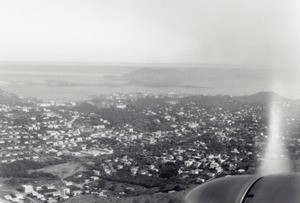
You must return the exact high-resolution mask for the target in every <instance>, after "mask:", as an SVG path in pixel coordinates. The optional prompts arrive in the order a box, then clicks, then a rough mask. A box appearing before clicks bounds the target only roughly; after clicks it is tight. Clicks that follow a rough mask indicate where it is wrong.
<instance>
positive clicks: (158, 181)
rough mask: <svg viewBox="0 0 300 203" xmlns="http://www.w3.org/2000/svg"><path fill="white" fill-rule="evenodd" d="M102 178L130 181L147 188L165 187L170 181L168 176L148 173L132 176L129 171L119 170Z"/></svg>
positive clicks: (123, 181)
mask: <svg viewBox="0 0 300 203" xmlns="http://www.w3.org/2000/svg"><path fill="white" fill-rule="evenodd" d="M102 178H104V179H106V180H109V181H114V182H122V183H128V184H133V185H140V186H144V187H146V188H152V187H163V186H164V185H166V184H168V183H169V182H170V181H169V180H168V179H166V178H161V177H155V176H151V177H149V176H147V175H135V176H132V175H131V174H130V173H129V172H127V171H118V172H117V173H115V174H114V175H112V176H103V177H102Z"/></svg>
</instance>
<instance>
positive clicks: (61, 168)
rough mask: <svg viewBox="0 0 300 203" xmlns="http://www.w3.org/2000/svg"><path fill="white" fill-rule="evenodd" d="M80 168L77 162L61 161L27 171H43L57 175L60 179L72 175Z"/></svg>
mask: <svg viewBox="0 0 300 203" xmlns="http://www.w3.org/2000/svg"><path fill="white" fill-rule="evenodd" d="M81 170H82V166H81V165H80V164H79V163H63V164H57V165H52V166H47V167H45V168H41V169H37V170H31V171H29V172H34V171H37V172H44V173H51V174H53V175H57V176H58V177H59V178H60V179H64V178H67V177H69V176H72V175H74V174H75V173H77V172H78V171H81Z"/></svg>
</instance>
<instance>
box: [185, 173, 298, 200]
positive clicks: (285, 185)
mask: <svg viewBox="0 0 300 203" xmlns="http://www.w3.org/2000/svg"><path fill="white" fill-rule="evenodd" d="M185 200H186V202H187V203H300V174H280V175H270V176H264V177H260V176H229V177H225V178H219V179H215V180H212V181H209V182H207V183H205V184H202V185H200V186H198V187H196V188H195V189H193V190H192V191H191V192H189V193H188V194H187V196H186V198H185Z"/></svg>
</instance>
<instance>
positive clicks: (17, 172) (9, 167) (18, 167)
mask: <svg viewBox="0 0 300 203" xmlns="http://www.w3.org/2000/svg"><path fill="white" fill-rule="evenodd" d="M46 166H48V164H47V163H44V162H36V161H32V160H24V161H16V162H12V163H8V164H2V165H0V176H1V177H15V178H47V179H56V178H57V176H55V175H53V174H51V173H44V172H33V173H29V172H27V171H28V170H35V169H40V168H43V167H46Z"/></svg>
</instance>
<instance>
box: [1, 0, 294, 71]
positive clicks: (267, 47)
mask: <svg viewBox="0 0 300 203" xmlns="http://www.w3.org/2000/svg"><path fill="white" fill-rule="evenodd" d="M298 2H299V1H297V0H285V1H282V0H118V1H117V0H26V1H24V0H0V61H17V62H24V61H25V62H26V61H38V62H96V63H129V64H130V63H143V64H147V63H148V64H153V63H154V64H161V63H166V64H237V65H239V64H243V65H256V66H284V67H287V66H291V67H293V66H297V65H299V63H300V62H299V57H297V56H298V55H299V54H300V25H299V24H300V2H299V3H298Z"/></svg>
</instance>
